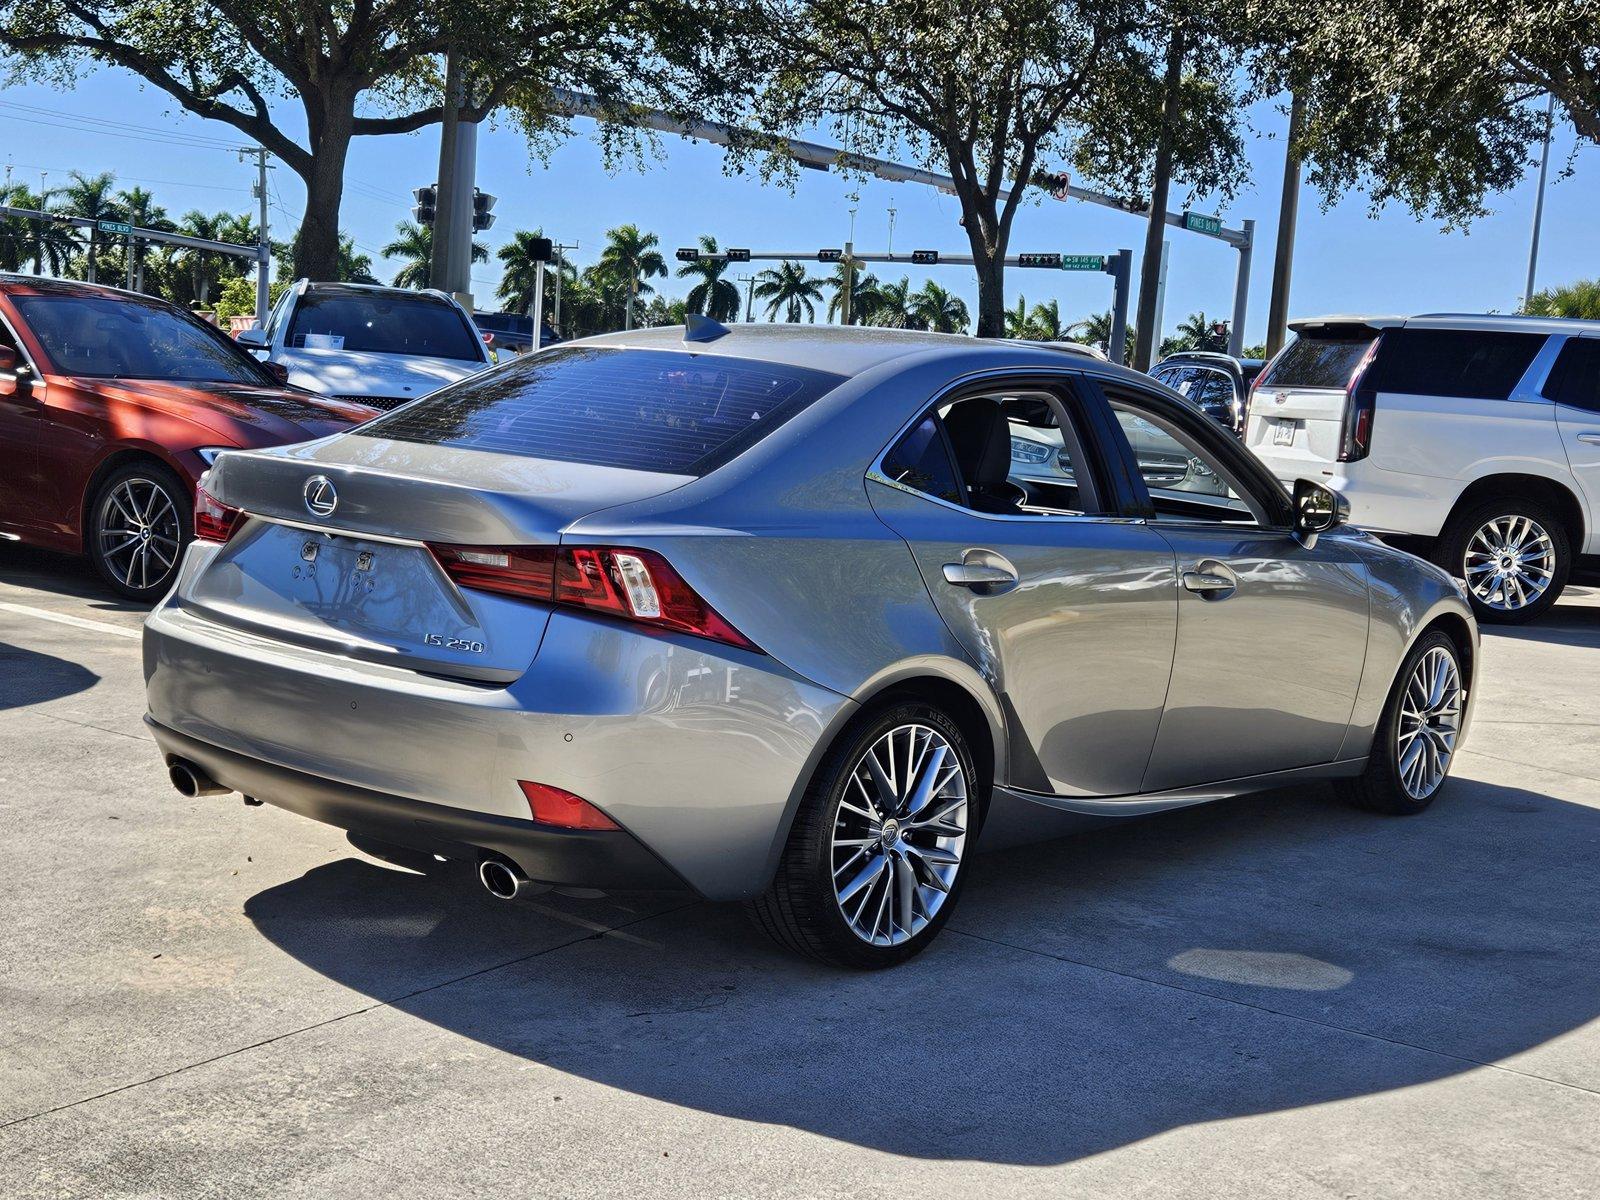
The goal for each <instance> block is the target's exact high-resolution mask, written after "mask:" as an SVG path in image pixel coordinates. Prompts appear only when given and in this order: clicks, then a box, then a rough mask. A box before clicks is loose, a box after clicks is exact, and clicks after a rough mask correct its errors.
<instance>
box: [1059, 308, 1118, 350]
mask: <svg viewBox="0 0 1600 1200" xmlns="http://www.w3.org/2000/svg"><path fill="white" fill-rule="evenodd" d="M1062 332H1063V333H1065V334H1066V335H1067V336H1069V337H1073V338H1076V339H1077V340H1078V341H1080V342H1083V343H1084V344H1085V345H1087V346H1098V347H1100V349H1102V350H1104V351H1106V352H1107V353H1110V351H1111V313H1110V311H1109V310H1107V311H1106V312H1102V313H1091V314H1090V315H1089V316H1087V317H1085V318H1084V319H1083V320H1081V321H1078V322H1076V323H1074V324H1072V325H1068V326H1067V327H1066V329H1065V330H1063V331H1062ZM1122 352H1123V354H1125V355H1126V356H1127V357H1128V358H1129V359H1131V358H1133V330H1132V329H1129V330H1128V331H1127V333H1126V334H1125V335H1124V345H1123V350H1122Z"/></svg>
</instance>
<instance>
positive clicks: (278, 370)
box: [261, 362, 289, 386]
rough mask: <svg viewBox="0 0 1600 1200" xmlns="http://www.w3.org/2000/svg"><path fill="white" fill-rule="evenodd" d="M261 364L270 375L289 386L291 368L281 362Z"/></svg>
mask: <svg viewBox="0 0 1600 1200" xmlns="http://www.w3.org/2000/svg"><path fill="white" fill-rule="evenodd" d="M261 365H262V367H263V368H264V369H265V370H266V372H267V374H268V375H271V376H272V377H273V378H274V379H276V380H277V381H278V382H279V383H281V384H283V385H284V386H288V383H289V368H288V367H286V366H284V365H283V364H282V363H280V362H264V363H262V364H261Z"/></svg>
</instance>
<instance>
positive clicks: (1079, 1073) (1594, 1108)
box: [0, 545, 1600, 1200]
mask: <svg viewBox="0 0 1600 1200" xmlns="http://www.w3.org/2000/svg"><path fill="white" fill-rule="evenodd" d="M139 620H140V614H139V613H138V612H137V611H135V610H133V609H131V608H129V607H127V606H124V605H121V604H119V603H117V602H115V601H114V600H111V599H109V598H107V596H106V595H105V594H104V593H103V592H101V591H100V590H99V589H98V587H97V586H96V585H95V584H94V582H93V580H92V578H91V576H89V575H88V573H87V572H86V571H85V570H84V569H83V568H81V567H79V566H77V565H76V564H73V563H71V562H68V561H66V560H60V559H55V558H52V557H49V556H46V555H43V554H37V553H33V552H29V551H25V550H20V549H18V548H16V547H8V546H4V545H0V821H3V829H4V835H3V838H0V918H3V922H0V1195H5V1196H8V1197H22V1196H94V1197H105V1196H141V1197H154V1196H162V1197H176V1196H183V1197H188V1196H218V1197H228V1198H230V1200H242V1198H245V1197H256V1196H260V1197H285V1196H315V1197H330V1196H340V1197H342V1196H356V1195H362V1196H367V1195H374V1194H377V1195H382V1196H383V1197H385V1200H397V1198H400V1197H412V1196H416V1197H429V1198H435V1197H444V1196H458V1195H459V1196H468V1195H470V1196H481V1195H491V1194H492V1195H516V1196H538V1197H557V1196H617V1195H649V1196H652V1197H679V1196H682V1197H710V1196H741V1197H742V1196H807V1197H820V1196H845V1195H848V1196H852V1197H872V1196H885V1197H888V1196H894V1197H902V1196H906V1195H982V1196H987V1197H993V1196H1007V1197H1010V1196H1031V1195H1046V1194H1048V1195H1071V1196H1074V1197H1086V1196H1107V1197H1112V1196H1114V1197H1119V1198H1122V1197H1135V1196H1150V1197H1162V1198H1163V1200H1166V1198H1169V1197H1191V1196H1192V1197H1197V1198H1199V1197H1203V1198H1205V1200H1215V1198H1217V1197H1225V1196H1245V1197H1252V1198H1256V1197H1275V1196H1283V1197H1350V1196H1359V1197H1372V1196H1400V1195H1404V1196H1406V1197H1468V1196H1470V1197H1474V1198H1479V1197H1522V1196H1526V1197H1538V1198H1539V1200H1551V1198H1553V1197H1561V1196H1585V1197H1592V1196H1594V1195H1595V1193H1596V1188H1597V1183H1596V1180H1597V1179H1600V1161H1597V1150H1596V1148H1597V1147H1600V886H1597V882H1600V879H1597V875H1600V872H1597V864H1600V705H1597V703H1596V701H1597V697H1600V595H1596V594H1592V593H1591V594H1587V595H1585V594H1583V593H1579V592H1574V593H1572V595H1571V599H1569V600H1567V601H1565V602H1564V603H1563V604H1562V605H1561V606H1560V607H1559V608H1558V609H1557V610H1556V613H1555V615H1554V616H1553V618H1552V619H1549V620H1547V621H1545V622H1544V623H1542V624H1540V625H1538V626H1535V627H1533V628H1531V629H1528V630H1524V631H1519V632H1516V633H1512V634H1503V633H1489V634H1488V635H1487V636H1486V638H1485V649H1484V664H1483V671H1482V674H1481V678H1480V680H1479V685H1478V686H1479V688H1480V694H1479V702H1478V710H1477V719H1476V723H1475V727H1474V729H1473V732H1472V736H1471V738H1470V740H1469V741H1468V743H1467V744H1466V748H1465V750H1464V752H1463V753H1462V755H1461V756H1460V757H1459V759H1458V762H1457V766H1456V771H1455V774H1456V779H1455V781H1454V782H1453V784H1452V786H1451V790H1450V792H1449V793H1448V795H1447V798H1446V799H1445V800H1443V801H1441V802H1440V803H1439V804H1438V805H1436V806H1435V807H1434V808H1433V809H1432V810H1431V811H1430V812H1429V813H1427V814H1425V815H1424V816H1422V817H1420V818H1415V819H1385V818H1380V817H1375V816H1371V815H1367V814H1363V813H1359V812H1355V811H1352V810H1348V809H1346V808H1345V807H1343V806H1342V805H1341V804H1339V803H1338V802H1337V801H1336V800H1335V799H1334V798H1333V796H1332V794H1331V792H1330V791H1328V790H1327V789H1326V788H1322V787H1307V788H1304V789H1298V790H1291V791H1281V792H1275V793H1271V794H1268V795H1263V796H1258V797H1252V798H1248V799H1244V800H1239V801H1233V802H1228V803H1223V804H1218V805H1213V806H1208V807H1203V808H1197V809H1189V810H1185V811H1181V812H1177V813H1171V814H1167V815H1165V816H1162V817H1156V818H1151V819H1147V820H1143V821H1140V822H1137V823H1130V824H1127V825H1124V826H1119V827H1117V828H1115V829H1112V830H1109V831H1106V832H1102V833H1096V834H1092V835H1086V836H1082V837H1079V838H1076V839H1072V840H1069V841H1064V842H1058V843H1054V844H1051V845H1047V846H1040V847H1032V848H1028V849H1025V850H1020V851H1009V852H1005V853H1001V854H995V855H990V856H987V857H985V858H982V859H980V860H978V862H977V863H976V871H975V874H974V876H973V879H972V886H971V888H970V889H969V891H968V892H967V894H966V896H965V898H964V900H963V903H962V906H961V909H960V911H959V912H957V913H956V914H955V918H954V920H953V922H952V924H951V925H950V927H949V928H948V930H947V931H946V933H945V935H944V936H943V937H942V938H941V939H940V942H939V943H938V944H937V945H936V946H935V948H934V949H933V950H931V951H930V952H929V953H928V954H926V955H924V956H923V957H922V958H920V959H918V960H916V961H915V962H913V963H912V964H910V965H908V966H906V967H903V968H901V969H898V970H895V971H892V972H888V973H882V974H874V975H851V974H841V973H838V972H834V971H830V970H825V969H821V968H818V967H814V966H811V965H807V964H804V963H800V962H797V961H795V960H794V959H791V958H789V957H788V956H786V955H785V954H783V953H782V952H780V951H779V950H777V949H776V948H774V947H771V946H769V945H768V944H767V943H766V942H764V941H763V940H762V938H761V937H760V936H759V935H758V934H757V933H756V932H755V931H754V930H753V929H752V928H750V927H748V926H747V925H746V923H745V921H744V918H743V916H742V914H741V913H740V912H738V911H737V910H736V909H729V908H724V907H718V906H713V905H707V904H701V903H694V902H691V901H689V900H686V899H685V900H671V899H666V900H653V901H648V902H641V901H635V900H610V901H578V900H565V899H548V900H546V901H544V902H541V903H536V904H531V905H516V906H513V905H503V904H497V903H496V902H494V901H491V900H490V899H488V898H487V897H485V896H483V895H482V894H481V893H480V892H479V891H478V890H477V889H476V887H475V885H471V884H469V883H468V881H467V880H465V879H463V878H460V877H457V876H453V875H450V874H448V873H447V874H446V875H445V876H443V877H441V878H433V877H423V876H418V875H413V874H409V873H406V872H402V871H399V870H396V869H393V868H390V867H388V866H386V865H384V864H381V863H378V862H376V861H374V860H372V859H369V858H366V857H364V856H362V855H360V854H358V853H356V852H355V851H353V850H352V849H350V848H349V846H348V845H347V843H346V842H345V841H344V840H343V838H342V836H341V835H340V834H339V833H337V832H336V831H334V830H333V829H330V828H327V827H324V826H320V825H317V824H314V823H312V822H309V821H305V820H302V819H299V818H296V817H293V816H290V815H288V814H286V813H283V812H280V811H278V810H276V809H273V808H271V807H267V808H262V809H247V808H245V807H244V806H243V805H242V804H240V803H239V801H238V798H237V797H229V798H226V799H222V800H218V799H215V798H212V799H201V800H193V801H186V800H183V799H181V798H179V797H178V796H177V795H176V794H175V793H174V792H173V791H172V790H171V788H170V787H169V786H168V784H167V782H166V779H165V773H164V771H163V769H162V766H161V763H160V761H159V758H158V756H157V754H156V752H155V747H154V744H153V743H152V742H151V741H150V740H149V739H148V738H147V737H146V736H145V733H144V730H143V728H142V725H141V722H140V716H141V713H142V711H143V692H142V687H141V682H140V671H139V642H138V639H137V631H138V626H139Z"/></svg>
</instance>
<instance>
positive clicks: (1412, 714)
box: [1395, 646, 1461, 800]
mask: <svg viewBox="0 0 1600 1200" xmlns="http://www.w3.org/2000/svg"><path fill="white" fill-rule="evenodd" d="M1460 732H1461V672H1460V671H1459V670H1458V669H1457V667H1456V660H1455V657H1454V656H1453V655H1452V654H1451V653H1450V652H1449V651H1448V650H1446V649H1445V648H1444V647H1443V646H1434V647H1432V648H1431V649H1430V650H1429V651H1428V652H1427V653H1426V654H1424V655H1423V656H1422V657H1421V658H1420V659H1419V660H1418V661H1417V665H1416V667H1415V668H1414V669H1413V670H1412V672H1411V678H1410V680H1408V681H1407V683H1406V690H1405V692H1404V694H1403V695H1402V696H1401V697H1400V716H1399V720H1398V721H1396V722H1395V762H1396V763H1397V764H1398V765H1399V774H1400V786H1401V787H1403V788H1404V789H1405V791H1406V794H1407V795H1408V796H1410V797H1411V798H1412V799H1413V800H1426V799H1427V798H1428V797H1429V796H1431V795H1433V793H1434V792H1436V791H1438V789H1439V785H1440V784H1441V783H1443V782H1444V777H1445V775H1446V774H1447V773H1448V772H1449V770H1450V759H1451V758H1452V757H1453V756H1454V755H1455V750H1456V737H1457V736H1458V735H1459V734H1460Z"/></svg>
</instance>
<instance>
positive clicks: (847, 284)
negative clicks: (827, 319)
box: [839, 210, 856, 325]
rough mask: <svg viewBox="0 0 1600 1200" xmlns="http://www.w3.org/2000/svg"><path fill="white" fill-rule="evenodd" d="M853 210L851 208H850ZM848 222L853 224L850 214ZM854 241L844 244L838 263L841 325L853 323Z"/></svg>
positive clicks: (854, 298) (854, 289) (854, 286)
mask: <svg viewBox="0 0 1600 1200" xmlns="http://www.w3.org/2000/svg"><path fill="white" fill-rule="evenodd" d="M852 211H853V210H852ZM850 224H851V225H852V226H853V225H854V224H855V219H854V217H853V216H852V218H851V221H850ZM855 248H856V244H855V242H854V241H853V240H852V241H848V242H846V243H845V244H844V257H843V258H842V259H840V260H839V265H840V266H841V267H843V268H844V295H843V296H841V297H840V298H839V300H840V303H839V323H840V324H841V325H854V324H855V307H856V260H855V258H854V257H853V255H854V254H855Z"/></svg>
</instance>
